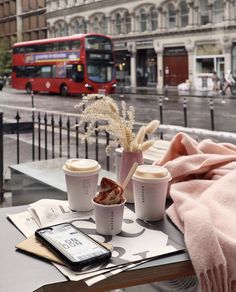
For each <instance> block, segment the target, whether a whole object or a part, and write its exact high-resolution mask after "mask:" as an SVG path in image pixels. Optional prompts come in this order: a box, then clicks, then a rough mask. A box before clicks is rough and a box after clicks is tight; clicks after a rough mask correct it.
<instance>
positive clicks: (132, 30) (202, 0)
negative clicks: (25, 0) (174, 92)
mask: <svg viewBox="0 0 236 292" xmlns="http://www.w3.org/2000/svg"><path fill="white" fill-rule="evenodd" d="M46 6H47V13H46V19H47V26H48V36H49V37H56V36H62V35H72V34H76V33H83V32H94V33H104V34H108V35H110V36H111V37H112V38H113V40H114V47H115V57H116V64H117V79H118V80H120V81H122V82H124V83H125V84H126V85H131V86H134V87H135V86H144V87H145V86H156V87H157V88H160V89H161V88H163V86H165V85H168V86H177V85H178V84H180V83H182V82H184V81H185V80H186V79H189V80H190V81H191V82H192V85H193V86H194V87H195V88H198V89H210V88H211V85H212V84H211V73H212V72H213V71H216V72H217V74H218V76H219V77H222V76H223V73H224V71H227V70H232V72H233V75H234V76H236V0H164V1H162V0H148V1H146V0H130V1H126V0H116V1H115V0H87V1H86V0H47V1H46Z"/></svg>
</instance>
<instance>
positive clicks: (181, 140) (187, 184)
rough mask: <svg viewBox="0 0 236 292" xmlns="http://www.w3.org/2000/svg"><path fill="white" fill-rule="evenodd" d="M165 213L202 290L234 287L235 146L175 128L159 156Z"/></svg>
mask: <svg viewBox="0 0 236 292" xmlns="http://www.w3.org/2000/svg"><path fill="white" fill-rule="evenodd" d="M156 164H158V165H162V166H165V167H166V168H167V169H168V170H169V172H170V173H171V176H172V178H173V180H172V182H171V186H170V191H169V194H170V196H171V198H172V200H173V204H172V205H171V206H170V207H169V208H168V209H167V211H166V212H167V214H168V216H169V217H170V218H171V220H172V221H173V222H174V224H175V225H176V226H177V227H178V228H179V229H180V230H181V231H182V232H183V234H184V239H185V243H186V247H187V250H188V252H189V255H190V258H191V261H192V264H193V266H194V269H195V272H196V274H197V276H198V278H199V281H200V283H201V287H202V291H203V292H205V291H214V292H215V291H219V292H220V291H222V292H231V291H232V292H233V291H236V146H234V145H232V144H229V143H214V142H213V141H211V140H204V141H202V142H200V143H198V142H197V141H195V140H194V139H192V138H191V137H189V136H188V135H186V134H184V133H179V134H177V135H176V136H175V137H174V138H173V140H172V141H171V143H170V147H169V149H168V151H167V153H166V155H165V156H164V157H163V159H162V160H161V161H157V162H156Z"/></svg>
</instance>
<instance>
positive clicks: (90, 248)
mask: <svg viewBox="0 0 236 292" xmlns="http://www.w3.org/2000/svg"><path fill="white" fill-rule="evenodd" d="M40 235H41V236H42V237H43V238H44V239H46V240H47V241H48V242H49V243H51V244H52V245H53V246H54V247H56V248H57V249H58V250H59V251H60V252H61V253H63V254H64V255H65V256H66V257H67V258H69V259H70V260H71V261H72V262H82V261H86V260H88V259H91V258H96V257H99V256H102V255H105V254H107V253H108V252H109V251H108V250H107V249H106V248H105V247H103V246H101V245H99V244H98V243H96V242H95V241H93V240H92V239H90V238H89V237H87V236H86V235H85V234H83V233H82V232H80V230H78V229H77V228H75V227H74V226H73V225H71V224H60V225H55V226H52V227H49V228H45V229H43V230H40Z"/></svg>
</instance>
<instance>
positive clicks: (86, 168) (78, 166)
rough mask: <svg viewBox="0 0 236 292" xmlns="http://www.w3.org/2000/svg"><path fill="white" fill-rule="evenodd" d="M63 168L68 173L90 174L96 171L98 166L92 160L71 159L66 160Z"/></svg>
mask: <svg viewBox="0 0 236 292" xmlns="http://www.w3.org/2000/svg"><path fill="white" fill-rule="evenodd" d="M64 168H65V169H66V170H68V171H79V172H90V171H95V170H98V169H99V168H100V165H99V163H98V162H97V161H96V160H93V159H84V158H72V159H68V160H66V162H65V165H64Z"/></svg>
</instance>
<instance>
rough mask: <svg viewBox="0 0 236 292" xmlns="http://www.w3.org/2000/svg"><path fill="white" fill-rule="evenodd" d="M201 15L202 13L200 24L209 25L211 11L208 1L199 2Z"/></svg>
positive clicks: (201, 0)
mask: <svg viewBox="0 0 236 292" xmlns="http://www.w3.org/2000/svg"><path fill="white" fill-rule="evenodd" d="M199 13H200V24H201V25H204V24H207V23H209V14H208V13H209V9H208V3H207V1H206V0H199Z"/></svg>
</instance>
